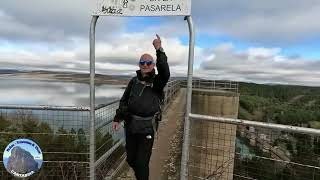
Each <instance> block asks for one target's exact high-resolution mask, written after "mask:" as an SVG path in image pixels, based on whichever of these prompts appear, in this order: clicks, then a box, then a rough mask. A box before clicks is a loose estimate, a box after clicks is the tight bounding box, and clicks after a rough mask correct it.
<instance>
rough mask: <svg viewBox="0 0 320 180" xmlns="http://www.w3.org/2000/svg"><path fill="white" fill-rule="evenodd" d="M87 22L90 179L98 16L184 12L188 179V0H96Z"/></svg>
mask: <svg viewBox="0 0 320 180" xmlns="http://www.w3.org/2000/svg"><path fill="white" fill-rule="evenodd" d="M96 5H97V7H96V9H95V11H94V12H93V14H92V20H91V25H90V180H94V179H95V85H94V78H95V28H96V23H97V20H98V18H99V16H185V20H187V21H188V26H189V32H190V33H189V34H190V41H189V63H188V86H187V96H186V98H187V105H186V116H185V126H184V137H185V139H184V142H183V150H182V159H181V166H182V167H181V175H180V176H181V180H184V179H187V174H188V172H187V162H188V154H189V147H188V145H189V131H190V123H189V114H190V113H191V94H192V75H193V59H194V40H195V36H194V29H193V23H192V18H191V0H97V4H96Z"/></svg>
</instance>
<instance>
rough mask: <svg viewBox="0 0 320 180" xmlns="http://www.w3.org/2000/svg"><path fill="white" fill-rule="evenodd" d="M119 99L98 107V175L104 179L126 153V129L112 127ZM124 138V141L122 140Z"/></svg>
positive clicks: (96, 153) (98, 177)
mask: <svg viewBox="0 0 320 180" xmlns="http://www.w3.org/2000/svg"><path fill="white" fill-rule="evenodd" d="M118 107H119V101H114V102H112V103H109V104H108V105H106V106H102V107H99V108H97V109H96V111H95V114H96V123H95V124H96V127H95V129H96V138H95V142H96V151H95V155H96V177H97V179H103V178H104V177H106V176H108V175H109V174H110V173H112V170H113V169H114V167H117V164H119V163H120V162H121V160H122V159H123V154H124V144H123V143H122V142H123V139H124V129H123V127H122V126H121V128H120V129H119V130H118V131H114V130H113V129H112V121H113V117H114V116H115V113H116V109H117V108H118ZM121 140H122V141H121Z"/></svg>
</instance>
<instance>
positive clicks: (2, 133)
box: [0, 106, 89, 179]
mask: <svg viewBox="0 0 320 180" xmlns="http://www.w3.org/2000/svg"><path fill="white" fill-rule="evenodd" d="M88 118H89V111H88V109H85V108H77V107H44V106H29V107H27V106H2V107H0V146H1V151H0V152H1V155H3V154H2V153H3V152H4V149H5V148H6V146H7V145H8V144H9V143H10V142H12V141H14V140H16V139H19V138H28V139H31V140H33V141H34V142H36V143H37V144H38V145H39V146H40V148H41V150H42V154H43V157H44V158H43V167H42V168H41V169H40V171H39V172H37V173H36V174H34V175H32V179H87V178H88V175H89V174H88V171H87V169H88V167H89V163H88V159H89V142H88V141H89V132H88V129H89V123H88ZM10 158H12V159H14V158H17V157H14V156H11V157H10ZM11 162H12V163H14V162H15V161H11ZM1 163H2V162H1ZM9 163H10V162H9ZM9 163H8V165H7V167H8V166H9V165H10V164H9ZM10 166H14V164H12V165H10ZM0 173H1V179H12V178H13V176H12V175H11V174H9V173H8V172H7V171H6V170H5V167H4V166H1V170H0Z"/></svg>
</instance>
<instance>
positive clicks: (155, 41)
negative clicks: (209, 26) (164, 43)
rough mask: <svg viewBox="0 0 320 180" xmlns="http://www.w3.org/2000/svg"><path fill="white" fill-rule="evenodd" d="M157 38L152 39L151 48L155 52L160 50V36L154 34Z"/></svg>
mask: <svg viewBox="0 0 320 180" xmlns="http://www.w3.org/2000/svg"><path fill="white" fill-rule="evenodd" d="M156 36H157V39H154V40H153V43H152V44H153V46H154V48H155V49H156V50H158V49H160V48H161V39H160V36H159V35H158V34H156Z"/></svg>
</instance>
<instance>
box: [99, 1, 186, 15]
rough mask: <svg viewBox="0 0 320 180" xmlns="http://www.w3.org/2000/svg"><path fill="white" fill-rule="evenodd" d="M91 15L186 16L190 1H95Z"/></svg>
mask: <svg viewBox="0 0 320 180" xmlns="http://www.w3.org/2000/svg"><path fill="white" fill-rule="evenodd" d="M96 1H97V8H96V9H95V11H94V12H93V15H99V16H188V15H191V0H96Z"/></svg>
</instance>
